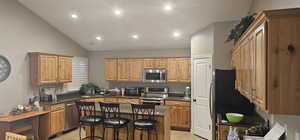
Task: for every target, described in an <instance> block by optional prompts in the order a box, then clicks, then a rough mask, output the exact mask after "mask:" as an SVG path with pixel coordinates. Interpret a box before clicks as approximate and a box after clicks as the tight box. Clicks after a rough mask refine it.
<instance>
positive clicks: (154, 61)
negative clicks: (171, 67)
mask: <svg viewBox="0 0 300 140" xmlns="http://www.w3.org/2000/svg"><path fill="white" fill-rule="evenodd" d="M144 68H145V69H165V68H167V59H166V58H146V59H144Z"/></svg>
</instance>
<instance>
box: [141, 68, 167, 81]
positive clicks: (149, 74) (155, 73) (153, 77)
mask: <svg viewBox="0 0 300 140" xmlns="http://www.w3.org/2000/svg"><path fill="white" fill-rule="evenodd" d="M166 79H167V71H166V70H165V69H145V70H144V82H147V83H165V82H166Z"/></svg>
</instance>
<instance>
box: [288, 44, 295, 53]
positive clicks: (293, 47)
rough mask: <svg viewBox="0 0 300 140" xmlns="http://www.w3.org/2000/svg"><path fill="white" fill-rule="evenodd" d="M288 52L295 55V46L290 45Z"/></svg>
mask: <svg viewBox="0 0 300 140" xmlns="http://www.w3.org/2000/svg"><path fill="white" fill-rule="evenodd" d="M288 51H289V52H290V53H293V52H294V51H295V46H294V45H292V44H290V45H289V46H288Z"/></svg>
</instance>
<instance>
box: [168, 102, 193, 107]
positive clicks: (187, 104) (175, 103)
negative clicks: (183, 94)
mask: <svg viewBox="0 0 300 140" xmlns="http://www.w3.org/2000/svg"><path fill="white" fill-rule="evenodd" d="M165 104H166V105H168V106H191V102H189V101H166V102H165Z"/></svg>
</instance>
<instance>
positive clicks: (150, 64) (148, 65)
mask: <svg viewBox="0 0 300 140" xmlns="http://www.w3.org/2000/svg"><path fill="white" fill-rule="evenodd" d="M144 68H145V69H154V68H155V59H150V58H147V59H144Z"/></svg>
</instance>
